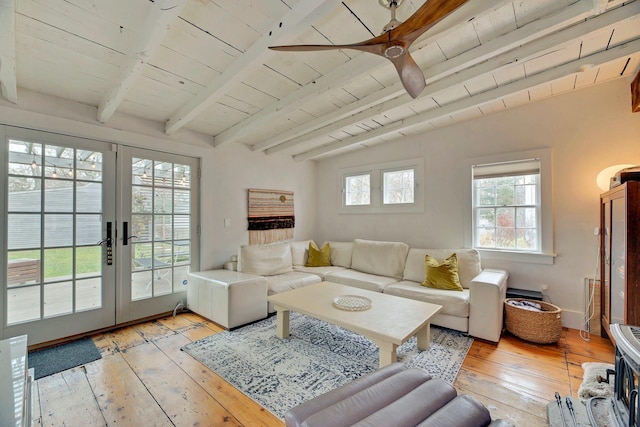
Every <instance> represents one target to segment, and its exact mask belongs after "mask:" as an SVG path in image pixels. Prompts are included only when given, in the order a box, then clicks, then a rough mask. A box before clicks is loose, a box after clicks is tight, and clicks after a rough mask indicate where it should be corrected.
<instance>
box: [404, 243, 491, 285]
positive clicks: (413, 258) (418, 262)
mask: <svg viewBox="0 0 640 427" xmlns="http://www.w3.org/2000/svg"><path fill="white" fill-rule="evenodd" d="M453 253H455V254H456V258H457V259H458V277H459V278H460V284H461V285H462V287H463V288H464V289H468V288H469V284H470V283H471V281H472V280H473V279H474V278H475V277H476V276H477V275H478V274H480V271H481V270H482V269H481V267H480V253H479V252H478V251H477V250H475V249H418V248H411V249H409V254H408V255H407V262H406V263H405V267H404V275H403V277H402V278H403V280H411V281H414V282H418V283H422V282H424V257H425V256H426V255H427V254H428V255H430V256H432V257H433V258H435V259H437V260H438V261H443V260H444V259H446V258H448V257H449V256H450V255H451V254H453Z"/></svg>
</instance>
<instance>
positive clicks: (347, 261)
mask: <svg viewBox="0 0 640 427" xmlns="http://www.w3.org/2000/svg"><path fill="white" fill-rule="evenodd" d="M328 243H329V246H330V247H331V265H337V266H339V267H344V268H351V251H352V250H353V242H331V241H330V242H328Z"/></svg>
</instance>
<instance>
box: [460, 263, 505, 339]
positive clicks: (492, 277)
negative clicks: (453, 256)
mask: <svg viewBox="0 0 640 427" xmlns="http://www.w3.org/2000/svg"><path fill="white" fill-rule="evenodd" d="M508 278H509V274H508V273H507V272H506V271H504V270H492V269H485V270H482V271H481V272H480V274H478V275H477V276H476V277H475V278H474V279H473V280H472V281H471V283H470V286H469V305H470V307H469V335H471V336H474V337H477V338H481V339H484V340H487V341H493V342H498V341H500V334H501V333H502V318H503V312H504V306H503V304H504V299H505V297H506V294H507V280H508Z"/></svg>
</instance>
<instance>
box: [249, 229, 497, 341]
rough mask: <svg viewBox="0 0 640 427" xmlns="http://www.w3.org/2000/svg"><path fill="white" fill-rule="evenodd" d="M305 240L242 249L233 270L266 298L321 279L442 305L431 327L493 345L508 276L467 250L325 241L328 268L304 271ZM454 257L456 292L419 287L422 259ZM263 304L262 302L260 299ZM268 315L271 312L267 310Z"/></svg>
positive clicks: (422, 269) (358, 240) (383, 243)
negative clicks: (257, 281) (256, 280)
mask: <svg viewBox="0 0 640 427" xmlns="http://www.w3.org/2000/svg"><path fill="white" fill-rule="evenodd" d="M309 243H310V241H299V242H286V243H276V244H271V245H247V246H243V247H241V248H240V250H239V252H238V271H241V272H243V273H249V274H256V275H260V276H263V277H265V279H266V280H267V295H273V294H276V293H279V292H284V291H286V290H290V289H295V288H299V287H302V286H308V285H311V284H314V283H319V282H321V281H331V282H335V283H340V284H344V285H349V286H354V287H358V288H363V289H368V290H371V291H376V292H383V293H387V294H390V295H396V296H401V297H405V298H412V299H416V300H421V301H425V302H430V303H435V304H439V305H442V306H443V310H442V311H441V312H440V313H439V314H438V315H436V316H435V317H434V318H433V320H432V321H431V323H432V324H435V325H439V326H443V327H446V328H451V329H456V330H459V331H462V332H468V333H469V334H470V335H471V336H474V337H476V338H480V339H484V340H487V341H493V342H497V341H499V340H500V334H501V332H502V319H503V303H504V299H505V294H506V291H507V279H508V274H507V272H506V271H503V270H490V269H484V270H483V269H482V267H481V263H480V255H479V253H478V251H476V250H473V249H418V248H410V247H409V246H408V245H407V244H405V243H401V242H380V241H371V240H362V239H356V240H354V241H353V242H331V241H330V242H329V246H330V249H331V266H327V267H306V266H305V264H306V263H307V256H308V247H309ZM453 253H455V254H456V256H457V259H458V275H459V278H460V284H461V285H462V287H463V290H462V291H451V290H443V289H435V288H430V287H426V286H422V285H421V283H422V282H423V281H424V279H425V255H427V254H429V255H430V256H432V257H433V258H436V259H438V260H439V261H442V260H444V259H446V258H447V257H449V256H450V255H451V254H453ZM265 304H266V301H265ZM268 311H269V313H272V312H274V311H275V308H274V307H272V306H269V307H268Z"/></svg>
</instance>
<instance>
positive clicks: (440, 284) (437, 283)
mask: <svg viewBox="0 0 640 427" xmlns="http://www.w3.org/2000/svg"><path fill="white" fill-rule="evenodd" d="M424 269H425V278H424V282H422V283H421V284H422V286H426V287H428V288H436V289H444V290H448V291H461V290H462V285H461V284H460V278H459V277H458V259H457V258H456V254H451V256H450V257H449V258H447V259H445V260H444V261H443V262H442V263H439V262H438V260H436V259H435V258H433V257H432V256H429V255H426V256H425V257H424Z"/></svg>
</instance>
